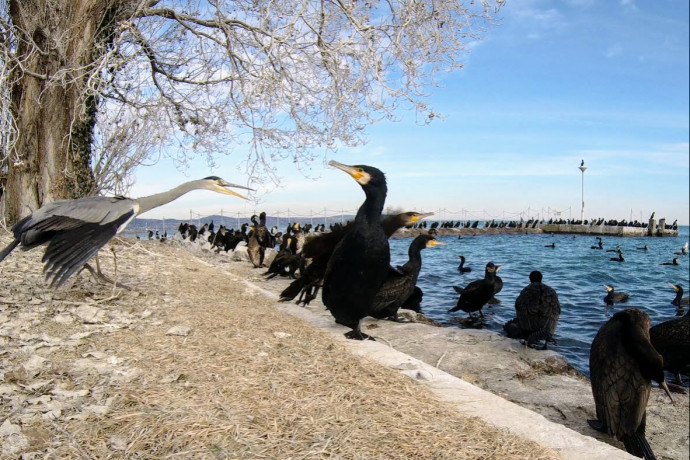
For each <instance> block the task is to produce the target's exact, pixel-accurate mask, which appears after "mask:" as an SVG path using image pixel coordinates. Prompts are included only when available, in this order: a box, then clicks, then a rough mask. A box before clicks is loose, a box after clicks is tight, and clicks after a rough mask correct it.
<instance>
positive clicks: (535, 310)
mask: <svg viewBox="0 0 690 460" xmlns="http://www.w3.org/2000/svg"><path fill="white" fill-rule="evenodd" d="M529 280H530V284H529V285H527V286H525V288H523V289H522V291H521V292H520V295H519V296H518V298H517V299H516V300H515V313H516V318H515V319H512V320H510V321H508V322H507V323H506V324H505V325H504V326H503V329H504V330H505V331H506V334H507V335H508V337H511V338H514V339H526V340H527V344H528V345H530V346H533V345H534V344H536V343H538V342H539V341H541V340H544V346H543V347H542V349H543V350H546V346H547V342H555V340H554V339H553V333H554V332H555V331H556V324H557V323H558V318H559V317H560V315H561V304H560V303H559V302H558V294H556V291H555V290H554V289H553V288H551V287H550V286H547V285H546V284H544V283H542V282H541V281H542V274H541V272H540V271H538V270H534V271H533V272H531V273H530V274H529Z"/></svg>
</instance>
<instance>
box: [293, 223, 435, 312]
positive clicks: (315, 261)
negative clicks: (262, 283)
mask: <svg viewBox="0 0 690 460" xmlns="http://www.w3.org/2000/svg"><path fill="white" fill-rule="evenodd" d="M433 214H434V213H433V212H426V213H420V212H413V211H411V212H403V213H400V214H394V215H390V216H386V217H384V218H383V219H381V225H382V226H383V231H384V233H385V234H386V236H387V237H388V238H390V237H391V235H393V234H394V233H395V232H396V231H397V230H398V229H400V228H403V227H410V226H412V225H414V224H416V223H418V222H420V221H421V220H422V219H424V218H425V217H429V216H431V215H433ZM353 225H354V221H350V222H348V223H347V224H346V225H340V224H337V225H334V226H333V227H332V228H331V231H330V232H324V233H318V234H314V235H311V236H310V237H309V238H307V239H306V241H305V242H304V247H303V248H302V253H301V254H302V258H303V262H304V263H303V264H302V265H303V268H300V277H299V278H297V279H296V280H294V281H293V282H292V283H290V285H289V286H288V287H286V288H285V289H284V290H283V292H281V293H280V300H282V301H286V300H292V299H294V298H295V297H297V296H298V295H299V298H298V300H297V303H298V304H299V303H301V304H302V305H304V306H307V305H308V304H309V302H311V301H312V300H313V299H315V298H316V295H317V293H318V290H319V287H320V286H321V281H322V280H323V275H324V273H325V272H326V265H327V264H328V260H329V259H330V258H331V254H333V250H334V249H335V247H336V246H337V245H338V243H339V242H340V240H342V238H343V236H344V235H345V234H346V233H347V232H349V231H350V230H351V229H352V226H353ZM306 261H309V263H308V264H307V263H306Z"/></svg>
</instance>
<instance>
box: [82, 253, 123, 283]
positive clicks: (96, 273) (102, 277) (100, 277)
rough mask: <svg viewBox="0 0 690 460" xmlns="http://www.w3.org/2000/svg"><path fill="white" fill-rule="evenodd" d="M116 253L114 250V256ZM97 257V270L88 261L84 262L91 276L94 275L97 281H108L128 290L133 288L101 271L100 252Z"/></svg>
mask: <svg viewBox="0 0 690 460" xmlns="http://www.w3.org/2000/svg"><path fill="white" fill-rule="evenodd" d="M114 255H115V251H113V256H114ZM95 259H96V269H95V270H94V269H93V267H92V266H91V265H89V264H88V263H85V264H84V268H85V269H87V270H88V271H89V273H91V276H93V277H94V279H95V280H96V281H99V282H102V283H107V284H112V285H113V286H115V287H119V288H122V289H126V290H128V291H131V290H132V288H130V287H129V286H127V285H125V284H122V283H119V282H117V281H113V280H112V279H110V277H108V276H107V275H105V274H104V273H103V272H101V264H100V263H99V262H98V254H96V257H95ZM115 262H116V263H115V273H116V274H117V260H115Z"/></svg>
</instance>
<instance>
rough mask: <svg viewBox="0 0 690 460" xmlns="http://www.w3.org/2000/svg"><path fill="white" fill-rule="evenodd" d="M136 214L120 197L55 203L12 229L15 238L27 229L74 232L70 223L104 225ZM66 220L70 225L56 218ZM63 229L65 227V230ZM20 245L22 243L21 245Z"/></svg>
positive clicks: (135, 207) (133, 204) (133, 203)
mask: <svg viewBox="0 0 690 460" xmlns="http://www.w3.org/2000/svg"><path fill="white" fill-rule="evenodd" d="M131 211H134V212H135V214H136V212H137V211H138V205H137V203H136V201H135V200H131V199H129V198H123V197H107V196H89V197H85V198H79V199H77V200H56V201H53V202H52V203H49V204H47V205H45V206H44V207H42V208H41V209H39V210H37V211H35V212H34V213H33V214H31V215H30V216H28V217H26V218H25V219H24V220H22V221H21V222H19V223H18V224H17V225H15V226H14V227H13V228H12V231H13V232H14V235H15V238H18V237H19V234H22V233H24V232H26V231H28V230H30V229H33V228H36V229H39V228H40V230H42V231H52V230H67V229H68V228H74V226H76V225H77V224H76V223H75V222H74V221H81V222H85V223H89V222H92V223H101V224H106V223H110V222H113V221H115V220H118V219H119V218H120V217H121V216H123V215H125V214H127V213H129V212H131ZM59 217H66V218H69V219H73V220H72V221H68V220H67V221H62V220H59V219H56V218H59ZM66 226H67V227H66ZM23 244H24V243H23V242H22V245H23Z"/></svg>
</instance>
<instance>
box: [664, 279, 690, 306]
mask: <svg viewBox="0 0 690 460" xmlns="http://www.w3.org/2000/svg"><path fill="white" fill-rule="evenodd" d="M668 284H669V285H671V287H672V288H673V290H674V291H676V297H675V298H674V299H673V300H672V301H671V304H672V305H675V306H676V307H683V306H686V305H688V304H690V298H688V297H687V296H686V297H683V287H682V286H681V285H680V284H673V283H668Z"/></svg>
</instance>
